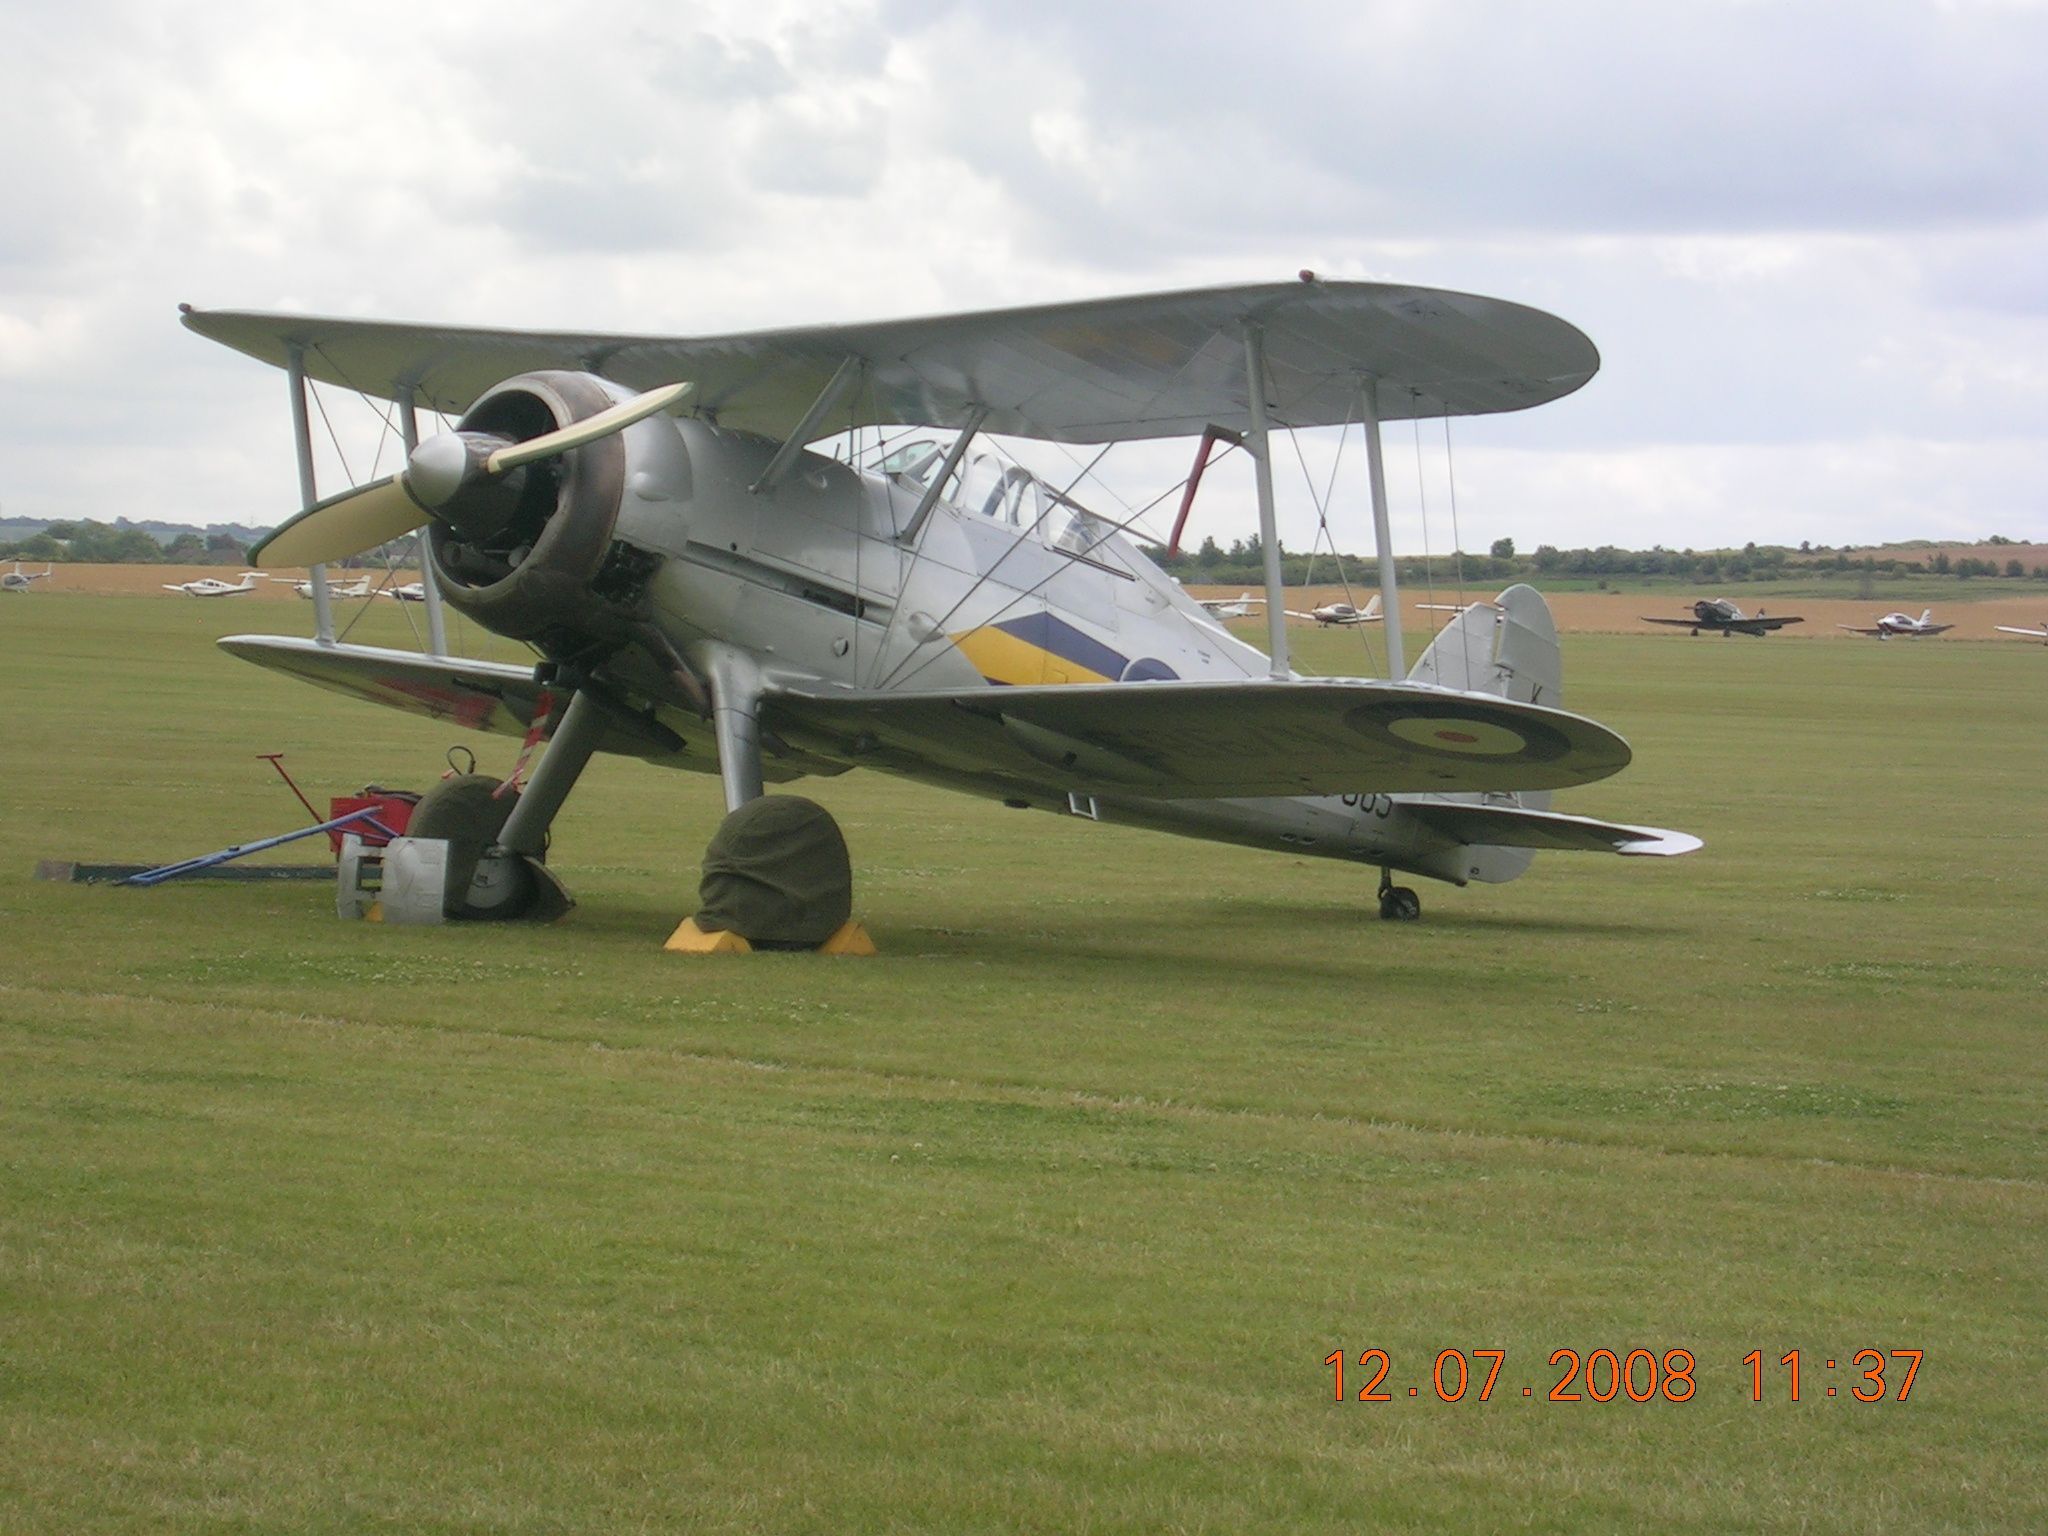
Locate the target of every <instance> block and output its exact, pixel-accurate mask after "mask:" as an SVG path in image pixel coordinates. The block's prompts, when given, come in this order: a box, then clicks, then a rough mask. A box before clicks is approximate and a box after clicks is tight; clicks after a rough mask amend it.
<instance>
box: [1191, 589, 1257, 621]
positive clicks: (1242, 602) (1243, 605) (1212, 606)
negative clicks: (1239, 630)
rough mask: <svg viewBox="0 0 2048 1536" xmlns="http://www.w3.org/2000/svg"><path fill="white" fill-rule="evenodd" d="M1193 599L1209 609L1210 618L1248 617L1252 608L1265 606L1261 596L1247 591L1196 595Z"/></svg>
mask: <svg viewBox="0 0 2048 1536" xmlns="http://www.w3.org/2000/svg"><path fill="white" fill-rule="evenodd" d="M1195 601H1196V602H1198V603H1200V604H1201V605H1202V606H1203V607H1204V608H1206V609H1208V610H1209V617H1210V618H1212V619H1248V618H1250V617H1251V616H1252V610H1253V609H1254V608H1263V607H1265V606H1266V600H1265V599H1264V598H1263V597H1253V596H1252V595H1251V593H1249V592H1240V593H1238V594H1237V596H1235V597H1198V598H1196V599H1195Z"/></svg>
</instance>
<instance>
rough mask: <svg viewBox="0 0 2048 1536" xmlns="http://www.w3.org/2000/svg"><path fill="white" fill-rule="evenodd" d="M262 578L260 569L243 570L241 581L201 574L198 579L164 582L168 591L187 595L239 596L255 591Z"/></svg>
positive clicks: (164, 587)
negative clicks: (225, 579) (224, 579)
mask: <svg viewBox="0 0 2048 1536" xmlns="http://www.w3.org/2000/svg"><path fill="white" fill-rule="evenodd" d="M261 579H262V573H261V572H258V571H244V572H242V579H241V580H240V581H239V582H231V581H222V580H221V579H220V578H219V577H218V576H201V577H200V578H199V579H198V580H197V581H179V582H169V581H167V582H164V583H163V589H164V590H165V591H166V592H183V593H184V594H185V595H186V596H187V597H239V596H240V595H241V594H242V593H244V592H254V591H255V590H256V583H257V582H258V581H259V580H261Z"/></svg>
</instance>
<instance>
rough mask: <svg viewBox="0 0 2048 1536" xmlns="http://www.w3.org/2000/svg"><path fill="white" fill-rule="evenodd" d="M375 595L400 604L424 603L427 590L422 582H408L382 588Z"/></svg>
mask: <svg viewBox="0 0 2048 1536" xmlns="http://www.w3.org/2000/svg"><path fill="white" fill-rule="evenodd" d="M377 595H378V596H379V597H389V598H394V599H396V600H397V601H398V602H401V603H424V602H425V601H426V600H427V588H426V583H424V582H419V581H408V582H404V583H402V584H400V585H399V586H395V587H383V588H381V589H379V591H378V593H377Z"/></svg>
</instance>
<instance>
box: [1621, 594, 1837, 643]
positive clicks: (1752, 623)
mask: <svg viewBox="0 0 2048 1536" xmlns="http://www.w3.org/2000/svg"><path fill="white" fill-rule="evenodd" d="M1643 622H1644V623H1645V624H1675V625H1677V626H1678V627H1679V628H1680V629H1689V630H1691V631H1692V632H1693V633H1694V634H1695V635H1697V634H1698V633H1699V632H1700V631H1701V630H1703V629H1704V630H1705V631H1706V632H1707V633H1708V634H1710V635H1712V634H1719V635H1755V636H1756V637H1757V638H1758V639H1762V638H1763V637H1764V636H1765V635H1767V634H1769V633H1770V632H1771V631H1772V630H1774V629H1783V628H1784V627H1785V626H1786V625H1787V624H1804V623H1805V622H1806V621H1805V620H1804V619H1796V618H1788V619H1767V618H1765V617H1764V613H1763V610H1762V609H1761V608H1759V609H1758V610H1757V611H1756V612H1755V613H1752V614H1746V613H1744V612H1743V611H1742V610H1741V609H1740V608H1738V607H1736V606H1735V605H1734V604H1733V603H1731V602H1729V601H1728V599H1727V598H1725V597H1709V598H1703V599H1702V600H1701V601H1699V602H1697V603H1694V604H1693V605H1692V617H1691V618H1689V619H1653V618H1651V617H1649V616H1648V615H1647V614H1646V615H1644V617H1643Z"/></svg>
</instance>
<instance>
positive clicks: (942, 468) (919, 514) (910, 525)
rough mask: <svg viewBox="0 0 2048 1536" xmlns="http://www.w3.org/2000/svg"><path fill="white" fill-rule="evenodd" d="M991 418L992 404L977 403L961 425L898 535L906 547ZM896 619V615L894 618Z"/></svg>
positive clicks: (936, 503) (914, 540)
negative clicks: (977, 435)
mask: <svg viewBox="0 0 2048 1536" xmlns="http://www.w3.org/2000/svg"><path fill="white" fill-rule="evenodd" d="M987 420H988V407H987V406H985V405H977V406H976V407H975V408H974V409H973V410H971V411H969V412H968V413H967V421H966V424H965V425H963V426H962V427H961V428H960V435H959V436H958V437H956V438H954V439H953V446H952V447H950V448H948V449H947V450H946V457H945V459H944V461H943V462H942V463H941V464H940V465H939V467H938V469H937V470H936V471H935V472H934V473H933V475H932V478H931V483H930V484H929V485H927V486H926V487H925V488H924V495H922V496H920V497H919V498H918V501H917V510H916V511H915V512H912V513H911V514H910V521H909V522H907V523H905V524H904V525H903V531H902V532H901V533H899V534H897V535H896V542H897V543H898V544H901V545H904V546H905V547H906V548H908V547H912V546H914V545H916V543H917V536H918V534H919V533H920V532H922V531H923V529H924V524H925V519H926V518H928V517H930V516H931V515H932V508H933V507H936V506H937V505H938V504H939V496H940V493H941V492H943V491H944V490H945V488H946V482H947V481H948V480H950V479H952V478H953V471H954V470H956V469H958V468H959V467H960V460H961V459H962V458H964V457H965V456H966V454H967V445H968V444H970V443H972V442H973V441H974V436H975V434H976V433H977V432H979V431H980V430H981V424H982V423H983V422H984V421H987ZM892 622H893V618H892Z"/></svg>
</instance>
